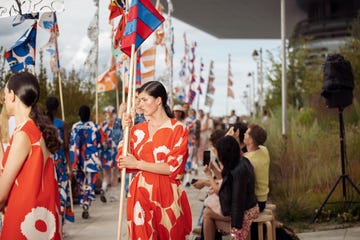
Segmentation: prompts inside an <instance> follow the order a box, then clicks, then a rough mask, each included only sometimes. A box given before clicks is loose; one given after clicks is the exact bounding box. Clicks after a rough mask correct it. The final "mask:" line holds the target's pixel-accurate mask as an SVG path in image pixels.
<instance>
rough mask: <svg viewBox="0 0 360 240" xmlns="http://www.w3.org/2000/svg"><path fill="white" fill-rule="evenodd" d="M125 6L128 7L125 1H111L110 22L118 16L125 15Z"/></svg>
mask: <svg viewBox="0 0 360 240" xmlns="http://www.w3.org/2000/svg"><path fill="white" fill-rule="evenodd" d="M125 6H126V1H125V0H111V2H110V5H109V10H110V15H109V21H111V20H113V19H114V18H116V17H118V16H121V15H123V14H124V10H125Z"/></svg>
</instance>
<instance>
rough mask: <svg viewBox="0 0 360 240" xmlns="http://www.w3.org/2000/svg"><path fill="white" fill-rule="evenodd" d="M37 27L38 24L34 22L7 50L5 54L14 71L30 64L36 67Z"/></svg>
mask: <svg viewBox="0 0 360 240" xmlns="http://www.w3.org/2000/svg"><path fill="white" fill-rule="evenodd" d="M36 29H37V26H36V24H34V25H33V26H32V27H31V28H29V29H28V30H27V31H26V32H25V33H24V34H23V35H22V36H21V38H20V39H19V40H17V41H16V43H15V44H14V46H12V47H11V49H10V50H8V51H6V52H5V55H4V56H5V58H6V60H7V61H8V63H9V65H10V68H11V70H12V71H13V72H18V71H21V70H23V69H25V68H26V67H28V66H33V67H35V50H36Z"/></svg>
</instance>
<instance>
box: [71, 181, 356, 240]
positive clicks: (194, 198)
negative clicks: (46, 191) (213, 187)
mask: <svg viewBox="0 0 360 240" xmlns="http://www.w3.org/2000/svg"><path fill="white" fill-rule="evenodd" d="M200 177H202V176H196V178H200ZM119 189H120V185H119V187H118V189H117V190H116V191H117V193H118V196H119ZM185 189H186V192H187V194H188V198H189V202H190V207H191V210H192V225H193V227H195V226H196V224H197V219H198V216H199V212H200V209H201V207H202V202H201V201H199V200H198V199H199V197H203V196H204V194H205V190H197V189H195V188H194V187H192V186H191V187H186V188H185ZM124 202H125V203H126V201H124ZM74 208H75V209H74V210H75V223H73V224H69V223H67V224H65V231H66V233H67V237H66V238H65V240H115V239H117V228H118V213H119V201H116V202H107V203H102V202H101V201H100V198H99V195H97V199H96V201H95V202H93V203H92V206H91V207H90V211H89V213H90V217H89V219H87V220H84V219H82V218H81V213H82V208H81V207H79V206H77V205H75V206H74ZM125 208H126V205H125ZM124 213H125V209H124ZM122 226H123V230H122V238H121V239H127V238H126V222H125V217H123V224H122ZM297 235H298V237H299V238H300V239H301V240H360V227H359V226H358V227H354V228H348V229H336V230H329V231H319V232H306V233H299V234H297ZM194 238H195V236H194V235H193V234H192V235H191V236H190V239H194ZM224 239H225V238H224ZM226 239H228V238H226Z"/></svg>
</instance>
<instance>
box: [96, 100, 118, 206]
mask: <svg viewBox="0 0 360 240" xmlns="http://www.w3.org/2000/svg"><path fill="white" fill-rule="evenodd" d="M104 113H105V120H104V121H103V122H102V123H101V124H100V133H101V148H100V159H101V167H102V170H103V178H102V185H101V190H100V200H101V201H102V202H104V203H105V202H106V201H107V199H106V196H105V193H106V191H107V187H108V185H109V184H110V183H111V187H112V188H115V187H116V186H117V185H118V172H119V171H118V169H117V167H116V154H117V145H116V143H115V141H114V140H113V127H114V122H115V115H116V113H115V108H114V107H113V106H107V107H105V109H104ZM109 192H110V194H109V200H110V201H111V202H113V201H116V200H117V199H118V198H117V196H116V195H115V193H114V189H110V191H109Z"/></svg>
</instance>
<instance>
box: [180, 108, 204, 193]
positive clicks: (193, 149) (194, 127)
mask: <svg viewBox="0 0 360 240" xmlns="http://www.w3.org/2000/svg"><path fill="white" fill-rule="evenodd" d="M185 125H186V128H187V130H188V132H189V138H188V149H189V155H188V158H187V160H186V165H185V176H184V178H183V185H184V186H187V187H190V174H191V169H192V165H194V164H196V165H197V163H198V160H197V148H198V147H199V141H200V140H199V139H200V121H199V120H197V119H196V111H195V109H190V110H189V116H188V117H187V118H186V119H185Z"/></svg>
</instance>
